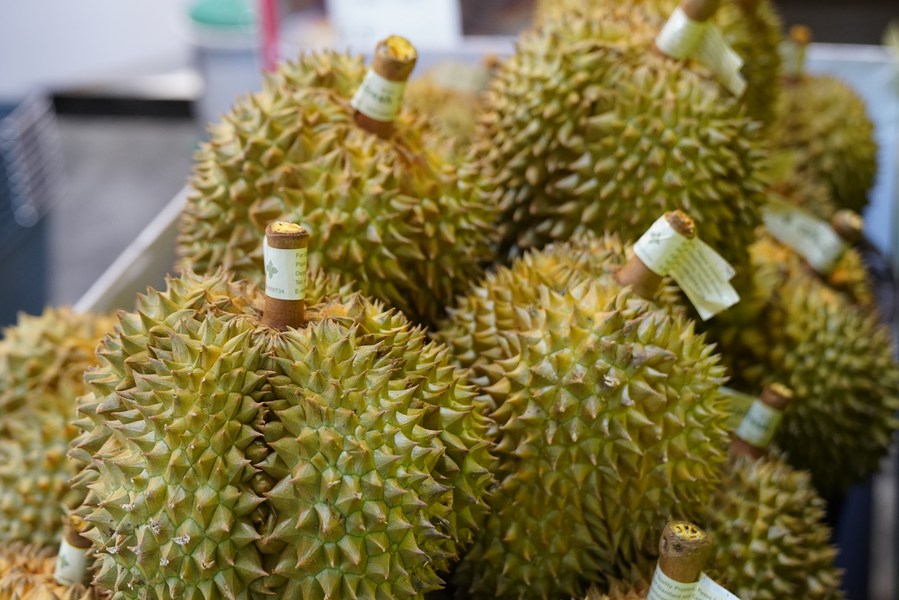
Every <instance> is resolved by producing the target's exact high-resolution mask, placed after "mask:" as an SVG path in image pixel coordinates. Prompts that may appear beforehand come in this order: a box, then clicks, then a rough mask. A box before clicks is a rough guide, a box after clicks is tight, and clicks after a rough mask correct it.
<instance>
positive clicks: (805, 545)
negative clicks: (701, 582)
mask: <svg viewBox="0 0 899 600" xmlns="http://www.w3.org/2000/svg"><path fill="white" fill-rule="evenodd" d="M824 511H825V503H824V500H822V499H821V497H820V496H819V495H818V493H817V492H816V491H815V488H814V486H813V485H812V481H811V477H810V475H809V473H808V472H806V471H801V470H796V469H794V468H792V467H791V466H790V465H788V464H787V462H786V461H785V460H784V459H783V458H782V457H780V456H777V455H774V456H770V457H768V458H765V459H760V460H753V459H752V458H749V457H739V458H735V459H734V460H733V464H732V465H731V468H730V470H729V474H728V476H727V477H726V478H725V480H724V482H723V483H722V485H721V488H720V489H719V491H718V493H717V494H715V496H714V498H713V500H712V502H711V503H710V504H709V511H708V521H707V522H706V525H705V526H706V529H707V530H708V531H709V532H710V533H711V534H712V535H713V536H714V537H715V543H716V554H715V555H714V558H713V559H712V560H711V561H710V565H709V569H708V570H709V575H710V576H711V577H712V578H713V579H715V580H716V581H718V582H719V583H721V584H722V585H724V586H725V587H727V588H728V589H729V590H730V591H731V592H733V593H734V594H735V595H736V596H737V597H739V598H741V600H780V599H781V598H805V599H808V600H815V599H821V600H823V599H827V600H831V599H839V598H843V595H842V593H841V592H840V572H839V570H838V569H837V568H836V567H835V566H834V558H835V557H836V553H837V551H836V548H834V547H833V546H831V545H830V530H829V528H828V527H827V525H826V524H825V522H824Z"/></svg>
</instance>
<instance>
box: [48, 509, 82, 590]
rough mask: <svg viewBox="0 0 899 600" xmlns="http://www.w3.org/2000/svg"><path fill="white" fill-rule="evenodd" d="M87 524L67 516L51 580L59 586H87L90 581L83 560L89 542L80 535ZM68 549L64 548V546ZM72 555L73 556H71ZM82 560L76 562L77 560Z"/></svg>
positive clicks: (80, 519)
mask: <svg viewBox="0 0 899 600" xmlns="http://www.w3.org/2000/svg"><path fill="white" fill-rule="evenodd" d="M86 529H87V523H86V522H85V521H84V520H83V519H82V518H80V517H78V516H75V515H68V516H67V517H66V519H65V524H64V527H63V540H64V541H63V543H62V544H61V545H60V548H59V555H58V557H57V563H56V569H55V572H54V574H53V579H54V580H55V581H56V582H57V583H59V584H61V585H75V584H87V583H88V582H89V581H90V573H89V572H88V569H87V568H86V567H87V561H86V560H84V557H85V555H86V551H87V550H88V549H89V548H90V547H91V542H90V540H88V539H87V538H85V537H84V536H82V535H81V534H82V533H84V531H85V530H86ZM67 545H68V546H69V548H66V546H67ZM73 553H74V555H73ZM79 557H80V558H81V559H82V560H78V558H79Z"/></svg>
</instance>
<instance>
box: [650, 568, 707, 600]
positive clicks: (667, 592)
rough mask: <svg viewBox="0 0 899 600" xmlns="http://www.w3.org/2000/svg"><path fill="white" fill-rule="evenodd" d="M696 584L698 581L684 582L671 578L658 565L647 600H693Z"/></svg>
mask: <svg viewBox="0 0 899 600" xmlns="http://www.w3.org/2000/svg"><path fill="white" fill-rule="evenodd" d="M696 586H697V584H696V583H682V582H680V581H676V580H674V579H671V578H670V577H668V576H667V575H666V574H665V572H664V571H662V568H661V567H659V566H658V565H656V572H655V575H653V576H652V586H650V588H649V595H648V596H647V597H646V600H692V598H693V593H694V592H695V591H696Z"/></svg>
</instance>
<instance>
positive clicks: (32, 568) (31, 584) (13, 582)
mask: <svg viewBox="0 0 899 600" xmlns="http://www.w3.org/2000/svg"><path fill="white" fill-rule="evenodd" d="M55 569H56V553H55V551H54V550H53V549H52V548H48V547H44V546H41V545H40V544H25V543H22V542H13V543H11V544H2V545H0V600H102V599H105V598H109V595H108V594H106V593H104V592H102V591H101V590H99V589H97V588H95V587H93V586H84V585H71V586H69V585H63V584H60V583H58V582H57V581H56V580H55V579H54V577H53V573H54V571H55Z"/></svg>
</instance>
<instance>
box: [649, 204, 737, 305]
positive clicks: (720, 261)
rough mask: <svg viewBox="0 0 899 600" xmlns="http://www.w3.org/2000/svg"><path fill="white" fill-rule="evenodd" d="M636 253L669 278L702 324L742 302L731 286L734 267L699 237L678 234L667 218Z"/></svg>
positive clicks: (657, 272)
mask: <svg viewBox="0 0 899 600" xmlns="http://www.w3.org/2000/svg"><path fill="white" fill-rule="evenodd" d="M634 254H636V255H637V257H638V258H639V259H640V260H641V261H643V264H645V265H646V266H647V267H648V268H649V269H650V270H651V271H652V272H653V273H655V274H656V275H659V276H661V277H665V276H667V275H670V276H671V277H672V278H673V279H674V281H676V282H677V284H678V285H679V286H680V288H681V289H682V290H683V291H684V294H686V296H687V298H688V299H689V300H690V302H691V303H692V304H693V306H694V307H695V308H696V311H697V312H698V313H699V316H700V317H701V318H702V320H703V321H705V320H708V319H710V318H712V317H713V316H715V315H716V314H718V313H719V312H721V311H723V310H725V309H726V308H729V307H731V306H733V305H734V304H736V303H737V302H739V301H740V296H739V294H737V290H735V289H734V288H733V286H732V285H731V284H730V280H731V279H733V276H734V274H735V272H734V269H733V267H732V266H730V264H729V263H728V262H727V261H726V260H724V258H722V257H721V255H720V254H718V253H717V252H715V250H713V249H712V247H711V246H709V245H708V244H706V243H705V242H703V241H702V240H700V239H699V238H692V239H690V238H686V237H684V236H682V235H681V234H679V233H677V232H676V231H675V230H674V229H673V228H672V227H671V225H670V224H669V223H668V219H667V218H666V217H664V216H662V217H660V218H659V219H658V220H656V222H655V223H653V224H652V227H650V228H649V229H648V230H647V231H646V233H644V234H643V236H642V237H641V238H640V239H639V240H637V243H636V244H634Z"/></svg>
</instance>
